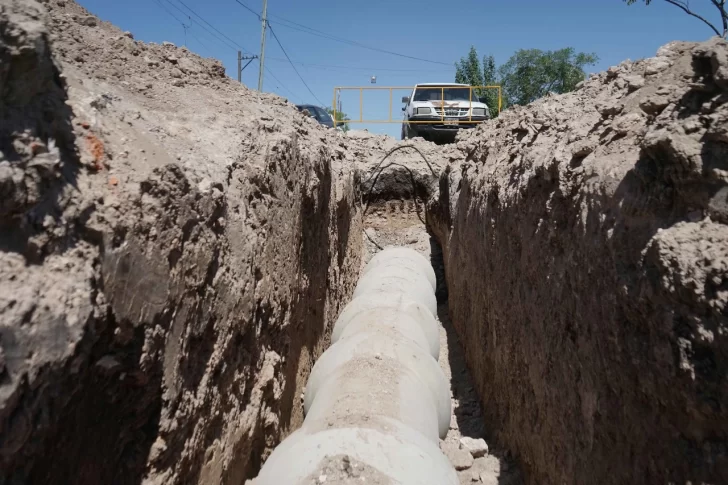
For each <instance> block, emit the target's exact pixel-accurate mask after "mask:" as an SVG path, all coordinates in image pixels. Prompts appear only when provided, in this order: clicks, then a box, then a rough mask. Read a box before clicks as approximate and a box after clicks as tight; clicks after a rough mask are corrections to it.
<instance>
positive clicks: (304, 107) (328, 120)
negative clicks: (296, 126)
mask: <svg viewBox="0 0 728 485" xmlns="http://www.w3.org/2000/svg"><path fill="white" fill-rule="evenodd" d="M296 108H298V111H301V112H306V111H308V113H309V115H310V116H311V117H312V118H313V119H315V120H316V121H318V122H319V123H321V124H322V125H324V126H327V127H329V128H333V127H334V119H333V118H332V117H331V115H330V114H329V113H328V112H327V111H326V110H325V109H323V108H320V107H318V106H314V105H312V104H297V105H296Z"/></svg>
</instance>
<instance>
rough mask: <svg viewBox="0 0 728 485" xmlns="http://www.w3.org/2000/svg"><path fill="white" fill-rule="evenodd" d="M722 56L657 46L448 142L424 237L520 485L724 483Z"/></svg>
mask: <svg viewBox="0 0 728 485" xmlns="http://www.w3.org/2000/svg"><path fill="white" fill-rule="evenodd" d="M727 101H728V46H727V45H726V43H725V42H724V41H722V40H718V39H715V40H713V41H710V42H707V43H703V44H689V43H671V44H668V45H667V46H665V47H663V48H661V49H660V51H659V52H658V56H657V57H655V58H651V59H646V60H641V61H637V62H634V63H632V62H625V63H622V64H620V65H619V66H615V67H613V68H611V69H609V70H608V71H607V72H605V73H602V74H599V75H596V76H594V77H592V78H591V79H589V80H587V81H585V83H584V84H583V86H581V87H580V89H578V90H577V91H576V92H574V93H571V94H567V95H561V96H548V97H546V98H544V99H542V100H539V101H537V102H535V103H533V104H532V105H529V106H527V107H517V108H514V109H511V110H508V111H506V112H504V113H503V114H502V115H501V116H500V117H499V118H498V119H496V120H493V121H491V122H488V123H486V124H485V125H484V126H483V127H481V128H479V129H478V130H476V131H475V132H473V133H471V134H469V135H466V136H465V137H464V138H463V139H461V140H460V141H459V144H460V148H461V149H462V150H463V152H464V153H466V154H467V161H466V162H464V163H463V164H461V165H457V166H455V165H454V166H453V167H452V168H451V169H450V170H448V171H447V172H446V173H445V174H444V175H443V176H442V177H441V180H440V197H439V201H436V202H433V203H431V205H430V207H429V211H428V217H429V223H430V226H431V227H432V229H433V230H434V231H435V233H436V235H437V237H438V239H439V240H440V242H441V243H442V245H443V249H444V260H445V266H446V274H447V280H448V285H449V304H450V315H451V317H452V321H453V324H454V325H455V327H456V329H457V331H458V333H459V334H460V336H461V340H462V341H463V343H464V346H465V348H466V358H467V361H468V363H469V366H470V367H471V369H472V371H473V376H474V379H475V381H476V387H477V389H478V391H479V394H480V395H481V399H482V402H483V410H484V416H485V422H486V426H487V427H488V429H489V430H491V432H492V434H493V435H494V437H495V438H496V439H497V441H498V442H500V443H501V444H503V445H505V446H507V447H508V448H510V449H511V450H512V452H514V453H515V454H516V455H517V456H518V457H519V459H520V461H521V462H522V463H523V465H524V472H525V474H526V476H527V479H528V482H529V483H533V484H537V483H539V484H540V483H559V484H582V483H602V484H623V483H654V484H664V483H690V482H692V483H725V482H727V481H728V454H727V453H726V449H728V448H727V446H728V441H727V439H726V436H728V408H727V407H726V402H728V379H727V375H726V371H727V370H728V340H726V339H727V338H728V335H727V334H726V332H727V331H728V104H727V103H726V102H727Z"/></svg>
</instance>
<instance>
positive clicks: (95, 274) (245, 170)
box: [0, 0, 362, 485]
mask: <svg viewBox="0 0 728 485" xmlns="http://www.w3.org/2000/svg"><path fill="white" fill-rule="evenodd" d="M231 107H232V108H231ZM280 120H286V122H285V123H283V122H281V121H280ZM335 136H336V135H334V134H331V133H328V132H326V130H324V129H323V128H321V127H319V126H318V125H316V124H315V123H314V122H312V121H311V120H307V119H305V118H304V117H303V116H302V115H300V114H298V113H297V112H296V111H295V109H294V108H293V107H292V106H291V105H290V104H288V103H287V102H285V101H283V100H281V99H280V98H277V97H274V96H270V95H261V94H258V93H253V92H251V91H248V90H247V89H246V88H245V87H243V86H241V85H239V84H237V83H233V82H232V81H230V80H229V79H227V78H225V77H224V74H223V70H222V69H221V66H220V64H219V63H218V62H217V61H213V60H205V59H201V58H199V57H197V56H196V55H194V54H191V53H189V52H188V51H186V50H185V49H178V48H176V47H174V46H171V45H163V46H159V45H151V44H143V43H141V42H138V41H135V40H133V38H132V35H131V34H129V33H122V32H121V31H119V30H118V29H116V28H114V27H113V26H111V25H109V24H106V23H103V22H100V21H99V20H98V19H96V18H95V17H93V16H91V15H89V14H88V12H86V11H84V10H83V9H81V8H80V7H79V6H77V5H76V4H75V3H73V2H70V1H54V2H51V3H46V4H40V3H38V2H35V1H32V0H10V1H9V2H2V3H1V4H0V201H1V205H0V484H10V483H56V484H64V483H67V484H71V483H73V484H79V485H80V484H94V485H95V484H99V483H119V484H138V483H142V482H144V483H150V484H151V483H165V484H173V483H185V484H194V483H243V482H244V481H245V479H246V478H248V477H252V476H254V475H255V474H257V471H258V468H259V467H260V461H261V459H262V458H264V457H265V456H266V454H267V452H269V451H270V449H271V448H272V447H273V446H274V445H275V444H277V443H278V441H279V440H280V439H281V437H282V436H285V435H286V434H287V433H288V432H290V431H291V430H292V429H294V428H295V427H297V425H298V424H299V423H300V421H301V411H300V406H299V405H298V404H299V396H300V394H301V388H302V386H303V385H304V384H305V377H306V376H307V374H308V372H309V370H310V368H311V366H312V364H313V361H314V360H315V358H316V357H317V356H318V355H320V353H321V352H322V351H323V349H324V348H325V344H326V340H327V338H328V335H329V329H330V324H331V323H332V321H333V319H334V318H335V317H336V316H337V314H338V311H339V307H340V305H341V303H342V302H346V301H348V299H349V297H350V293H351V290H352V287H353V284H354V283H355V281H356V279H357V276H358V272H359V268H360V257H361V236H360V235H361V230H362V228H361V209H360V206H359V198H360V197H359V194H358V192H357V190H358V189H357V184H356V183H355V182H356V180H355V178H356V177H355V174H354V173H353V172H352V171H351V170H350V168H348V167H346V166H344V165H343V164H342V163H341V160H340V158H339V157H338V156H337V154H336V153H335V152H333V151H332V150H330V148H329V147H331V146H333V145H334V142H332V140H331V139H330V138H331V137H335Z"/></svg>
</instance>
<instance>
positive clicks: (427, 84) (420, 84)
mask: <svg viewBox="0 0 728 485" xmlns="http://www.w3.org/2000/svg"><path fill="white" fill-rule="evenodd" d="M420 86H425V87H426V86H470V84H462V83H418V84H416V85H415V87H416V88H418V87H420Z"/></svg>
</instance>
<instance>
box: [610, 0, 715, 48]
mask: <svg viewBox="0 0 728 485" xmlns="http://www.w3.org/2000/svg"><path fill="white" fill-rule="evenodd" d="M623 1H624V2H625V3H626V4H627V5H632V4H633V3H637V2H640V1H642V2H644V3H645V5H649V4H650V3H652V1H653V0H623ZM663 1H664V2H667V3H669V4H670V5H674V6H675V7H677V8H679V9H680V10H682V11H683V12H685V13H686V14H688V15H690V16H691V17H695V18H696V19H698V20H700V21H701V22H703V23H704V24H705V25H707V26H708V27H710V29H711V30H712V31H713V32H715V35H718V36H720V37H723V38H724V39H725V38H726V37H728V10H727V9H726V0H709V2H710V4H711V5H713V6H714V7H715V8H716V9H717V10H718V15H719V17H720V24H716V23H713V22H711V21H710V20H708V19H706V18H705V17H704V16H702V15H700V14H699V13H697V12H696V11H695V10H692V9H691V8H690V2H689V1H688V0H663Z"/></svg>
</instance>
